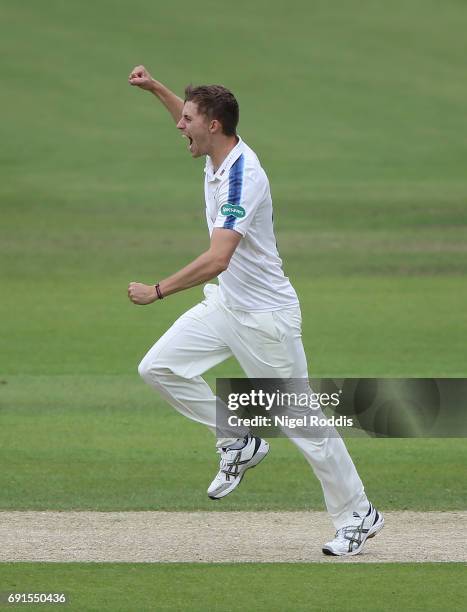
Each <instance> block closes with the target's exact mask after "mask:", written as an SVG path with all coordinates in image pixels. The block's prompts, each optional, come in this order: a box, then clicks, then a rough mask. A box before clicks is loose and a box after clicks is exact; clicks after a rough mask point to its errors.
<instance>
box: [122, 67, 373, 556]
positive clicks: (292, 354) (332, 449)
mask: <svg viewBox="0 0 467 612" xmlns="http://www.w3.org/2000/svg"><path fill="white" fill-rule="evenodd" d="M129 83H130V85H133V86H136V87H139V88H141V89H143V90H145V91H148V92H150V93H152V94H153V95H154V96H155V97H156V98H157V99H158V100H159V101H160V102H162V104H163V105H164V106H165V108H166V109H167V110H168V111H169V113H170V114H171V116H172V118H173V119H174V121H175V122H176V124H177V129H178V130H179V132H180V133H181V135H182V136H184V137H185V138H186V140H187V148H188V150H189V152H190V153H191V156H192V157H193V158H197V157H201V156H205V157H206V166H205V169H204V196H205V200H206V221H207V225H208V228H209V235H210V244H209V248H208V249H207V250H206V251H205V252H204V253H201V255H200V256H199V257H197V258H196V259H195V260H194V261H192V262H191V263H189V264H188V265H187V266H185V267H184V268H182V269H181V270H178V271H177V272H175V273H174V274H172V275H171V276H169V277H167V278H162V279H161V278H159V279H158V282H156V283H154V284H149V285H146V284H144V283H140V282H131V283H130V284H129V287H128V297H129V299H130V300H131V301H132V302H133V303H134V304H151V303H153V302H157V301H159V300H163V299H164V300H165V299H167V298H169V296H171V295H172V294H174V293H176V292H177V291H183V290H184V289H188V288H190V287H194V286H196V285H201V284H203V283H207V282H208V281H211V280H213V279H215V278H217V279H218V284H214V283H208V284H205V286H204V300H203V301H202V302H200V303H199V304H197V305H196V306H194V307H193V308H191V309H190V310H189V311H188V312H186V313H185V314H184V315H182V316H181V317H180V318H179V319H178V320H177V321H175V323H174V324H173V325H172V327H171V328H170V329H169V330H168V331H167V332H166V333H165V334H164V335H163V336H162V337H161V338H159V340H157V342H156V343H155V344H154V346H153V347H152V348H151V349H150V350H149V352H148V353H147V354H146V356H145V357H144V358H143V360H142V361H141V363H140V365H139V368H138V371H139V374H140V375H141V377H142V378H143V380H144V381H146V382H147V383H148V384H149V385H151V386H152V387H154V388H155V389H156V390H157V391H158V392H159V393H160V394H161V395H162V396H163V397H164V398H165V399H166V400H167V401H168V402H169V403H170V404H171V405H172V406H173V407H174V408H175V409H176V410H178V411H179V412H180V413H182V414H184V415H185V416H187V417H188V418H190V419H192V420H194V421H197V422H198V423H203V424H204V425H206V426H207V427H209V428H210V429H211V430H212V432H213V433H214V434H215V435H216V397H215V395H214V394H213V392H212V390H211V388H210V387H209V385H208V384H207V383H206V382H205V381H204V379H203V378H202V374H203V373H204V372H206V371H207V370H209V369H210V368H212V367H213V366H215V365H216V364H218V363H220V362H222V361H224V360H225V359H227V358H228V357H230V356H232V355H233V356H235V358H236V359H237V360H238V361H239V363H240V365H241V367H242V369H243V370H244V372H245V374H246V376H247V377H248V378H280V379H305V380H308V369H307V362H306V356H305V351H304V349H303V344H302V338H301V312H300V306H299V302H298V298H297V294H296V293H295V290H294V288H293V287H292V285H291V283H290V281H289V279H288V278H287V277H286V276H285V275H284V272H283V270H282V261H281V259H280V257H279V253H278V251H277V247H276V240H275V236H274V230H273V210H272V200H271V193H270V189H269V181H268V177H267V176H266V173H265V171H264V170H263V168H262V166H261V164H260V161H259V160H258V157H257V156H256V154H255V153H254V151H252V149H250V147H249V146H248V145H247V144H246V143H245V142H244V141H243V140H242V139H241V138H240V136H239V135H238V134H237V124H238V120H239V107H238V103H237V100H236V99H235V97H234V95H233V94H232V92H230V91H229V90H228V89H226V88H225V87H222V86H220V85H206V86H199V87H192V86H189V87H187V88H186V90H185V98H184V100H182V99H181V98H179V97H178V96H177V95H176V94H175V93H173V92H172V91H170V90H169V89H168V88H167V87H165V86H164V85H163V84H162V83H160V82H159V81H157V80H155V79H154V78H153V77H152V76H151V75H150V74H149V72H148V71H147V70H146V69H145V68H144V66H137V67H135V68H134V69H133V70H132V71H131V73H130V76H129ZM189 204H190V206H192V205H194V204H193V203H192V202H190V203H189ZM241 434H242V435H241V436H240V437H238V433H237V435H236V436H234V437H220V438H219V437H218V439H217V451H218V453H219V454H220V457H221V459H220V469H219V472H218V473H217V475H216V476H215V478H214V480H213V481H212V483H211V485H210V486H209V488H208V491H207V493H208V496H209V497H210V498H211V499H220V498H222V497H224V496H226V495H228V494H229V493H231V492H232V491H233V490H234V489H235V488H236V487H237V486H238V485H239V484H240V481H241V480H242V478H243V476H244V475H245V472H246V471H247V470H248V469H249V468H252V467H254V466H256V465H258V464H259V463H260V461H262V460H263V459H264V457H265V456H266V455H267V453H268V451H269V445H268V443H267V442H266V440H263V439H261V438H259V437H256V436H253V435H251V434H250V433H249V431H248V429H245V430H244V431H242V432H241ZM291 439H292V441H293V442H294V443H295V444H296V445H297V446H298V447H299V449H300V450H301V451H302V453H303V454H304V456H305V458H306V459H307V461H308V462H309V464H310V465H311V467H312V469H313V471H314V473H315V475H316V476H317V478H318V479H319V481H320V483H321V486H322V489H323V493H324V499H325V502H326V507H327V509H328V512H329V514H330V517H331V519H332V521H333V523H334V526H335V528H336V534H335V538H334V539H333V540H331V541H330V542H328V543H326V544H325V545H324V546H323V549H322V550H323V552H324V553H325V554H328V555H355V554H357V553H359V552H360V551H361V550H362V548H363V546H364V544H365V542H366V540H367V539H368V538H371V537H373V536H374V535H376V533H378V532H379V531H380V530H381V529H382V527H383V524H384V519H383V516H382V514H381V513H379V512H378V511H377V510H376V509H375V508H374V507H373V506H372V504H371V503H370V502H369V501H368V499H367V496H366V494H365V490H364V487H363V484H362V481H361V480H360V477H359V475H358V473H357V470H356V468H355V466H354V464H353V462H352V460H351V458H350V456H349V454H348V451H347V449H346V447H345V445H344V442H343V440H342V439H341V437H340V436H339V435H338V434H337V432H336V431H335V430H334V431H333V435H329V430H328V429H326V428H323V431H322V437H318V438H317V437H313V438H310V437H308V438H307V437H293V438H291Z"/></svg>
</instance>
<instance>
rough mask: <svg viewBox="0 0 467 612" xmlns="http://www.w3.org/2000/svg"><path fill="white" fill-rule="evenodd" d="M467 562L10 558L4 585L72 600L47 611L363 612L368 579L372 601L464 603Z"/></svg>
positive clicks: (382, 605)
mask: <svg viewBox="0 0 467 612" xmlns="http://www.w3.org/2000/svg"><path fill="white" fill-rule="evenodd" d="M465 570H466V568H465V565H464V564H457V565H451V564H442V563H428V564H423V565H422V564H407V563H401V564H397V565H395V564H390V565H387V564H379V563H377V564H369V565H367V566H363V565H360V564H359V565H356V566H352V565H348V564H346V565H340V566H336V565H334V566H332V565H327V566H323V565H317V564H306V563H297V564H295V563H294V564H287V563H276V564H260V563H248V564H230V563H229V564H223V565H190V564H186V563H171V564H164V563H160V564H147V563H141V564H131V563H128V564H127V563H106V564H103V563H87V564H86V563H82V564H75V563H68V564H64V563H48V564H47V563H46V564H31V563H23V564H5V565H4V568H3V572H2V578H3V585H4V586H3V587H2V588H3V590H4V592H9V591H10V590H12V591H14V590H15V588H18V584H27V585H28V588H29V589H30V591H31V592H38V590H39V589H41V590H43V589H46V591H47V592H52V593H54V592H58V593H65V594H66V596H67V598H68V600H69V602H70V603H69V604H67V605H66V606H64V607H63V608H60V607H57V606H55V607H54V606H47V605H41V606H40V610H44V611H50V610H57V609H65V610H67V609H76V610H88V611H95V612H100V611H101V610H112V611H113V612H127V611H129V610H140V611H149V610H161V611H169V610H170V611H172V610H190V611H191V610H192V611H193V612H205V610H215V611H222V612H223V611H224V610H229V612H230V611H231V612H242V611H243V610H245V609H246V610H259V611H261V612H262V611H263V610H264V611H266V610H272V611H273V612H283V611H287V612H308V611H313V612H318V611H320V612H322V611H328V610H342V609H345V610H349V612H360V610H361V609H362V597H361V596H360V594H359V590H358V589H356V586H357V585H362V581H364V587H361V589H360V590H363V591H364V599H365V601H366V606H367V609H370V610H381V611H384V612H386V611H387V612H392V610H394V609H399V610H404V612H405V611H406V610H407V611H415V610H420V611H421V610H436V609H437V610H452V611H453V612H455V611H461V610H463V609H464V605H463V604H462V601H465V596H466V595H467V589H466V585H465ZM83 584H86V589H83ZM220 585H225V586H224V589H226V590H227V592H222V594H221V593H220V592H219V586H220ZM241 585H245V588H244V589H242V587H241ZM421 587H423V588H421ZM220 597H222V601H220ZM343 602H345V603H344V604H343ZM375 602H378V604H376V605H375ZM343 605H344V606H345V607H344V608H343V607H342V606H343ZM0 607H2V606H1V604H0ZM8 607H9V608H12V609H18V608H21V606H12V605H10V606H5V609H7V608H8ZM22 607H23V608H24V607H26V606H22Z"/></svg>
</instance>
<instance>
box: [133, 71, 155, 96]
mask: <svg viewBox="0 0 467 612" xmlns="http://www.w3.org/2000/svg"><path fill="white" fill-rule="evenodd" d="M128 83H130V85H136V87H141V89H145V90H146V91H151V90H152V88H153V86H154V79H153V78H152V76H151V75H150V74H149V72H148V71H147V70H146V68H145V67H144V66H136V67H135V68H133V70H132V71H131V72H130V76H129V77H128Z"/></svg>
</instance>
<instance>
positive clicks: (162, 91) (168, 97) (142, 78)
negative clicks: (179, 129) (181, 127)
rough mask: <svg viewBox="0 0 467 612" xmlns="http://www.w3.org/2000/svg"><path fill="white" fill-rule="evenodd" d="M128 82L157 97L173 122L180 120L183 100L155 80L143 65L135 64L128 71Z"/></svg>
mask: <svg viewBox="0 0 467 612" xmlns="http://www.w3.org/2000/svg"><path fill="white" fill-rule="evenodd" d="M128 82H129V83H130V85H133V86H135V87H139V88H140V89H144V90H146V91H150V92H151V93H152V94H154V95H155V96H156V98H159V100H160V101H161V102H162V104H163V105H164V106H165V108H166V109H167V110H168V111H169V113H170V114H171V115H172V117H173V120H174V121H175V123H178V122H179V121H180V117H181V116H182V109H183V100H182V99H181V98H179V97H178V96H177V95H176V94H174V92H173V91H171V90H170V89H168V88H167V87H166V86H165V85H163V84H162V83H160V82H159V81H156V79H153V78H152V76H151V75H150V74H149V72H148V71H147V70H146V68H145V67H144V66H136V67H135V68H133V70H132V71H131V72H130V76H129V77H128Z"/></svg>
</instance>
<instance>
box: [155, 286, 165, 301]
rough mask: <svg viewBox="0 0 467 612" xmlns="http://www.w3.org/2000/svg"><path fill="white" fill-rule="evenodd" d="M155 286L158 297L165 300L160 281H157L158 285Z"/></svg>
mask: <svg viewBox="0 0 467 612" xmlns="http://www.w3.org/2000/svg"><path fill="white" fill-rule="evenodd" d="M154 287H155V288H156V293H157V299H158V300H163V299H164V296H163V295H162V291H161V288H160V287H159V283H157V285H154Z"/></svg>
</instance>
